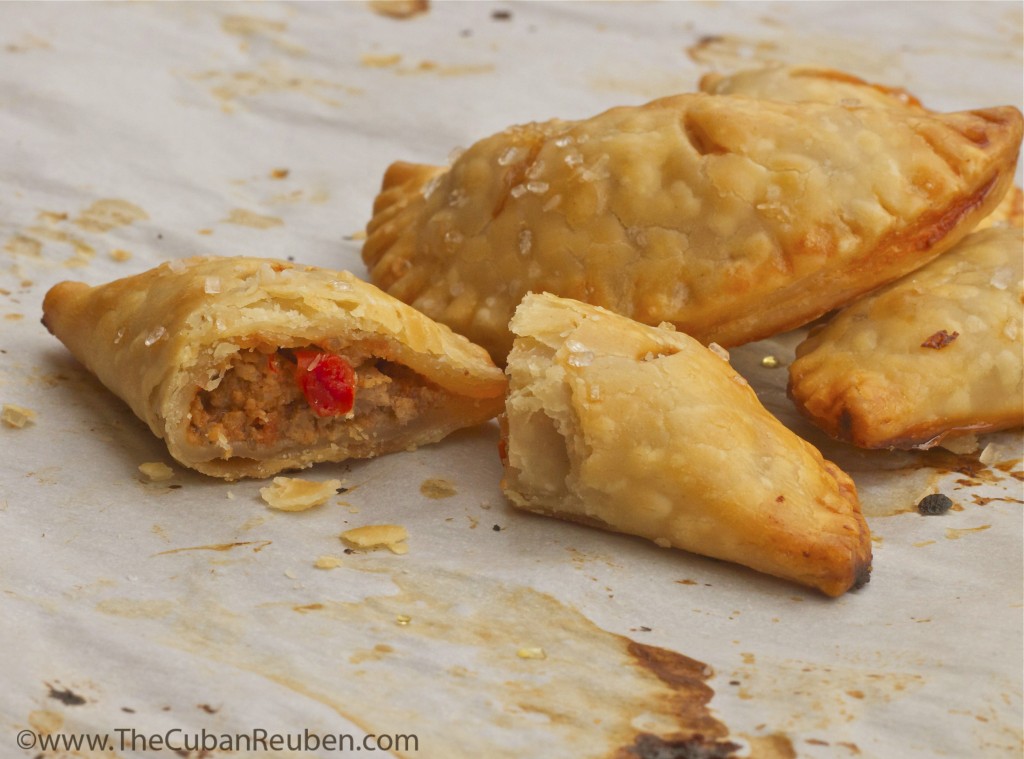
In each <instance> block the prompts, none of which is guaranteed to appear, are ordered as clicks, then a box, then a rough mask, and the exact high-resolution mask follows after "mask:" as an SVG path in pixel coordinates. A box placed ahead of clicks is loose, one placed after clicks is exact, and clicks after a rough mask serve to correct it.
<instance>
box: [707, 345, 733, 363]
mask: <svg viewBox="0 0 1024 759" xmlns="http://www.w3.org/2000/svg"><path fill="white" fill-rule="evenodd" d="M708 350H709V351H711V352H712V353H714V354H715V355H716V356H718V357H719V358H720V359H722V360H723V361H728V360H729V351H727V350H726V349H725V348H723V347H722V346H721V345H719V344H718V343H711V344H710V345H708Z"/></svg>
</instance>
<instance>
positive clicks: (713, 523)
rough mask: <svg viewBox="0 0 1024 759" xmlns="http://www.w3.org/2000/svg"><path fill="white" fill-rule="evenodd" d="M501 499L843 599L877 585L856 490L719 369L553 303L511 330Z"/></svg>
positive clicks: (701, 355) (679, 344)
mask: <svg viewBox="0 0 1024 759" xmlns="http://www.w3.org/2000/svg"><path fill="white" fill-rule="evenodd" d="M512 330H513V331H514V332H515V334H516V339H515V343H514V346H513V349H512V352H511V354H510V355H509V357H508V367H507V369H506V372H507V374H508V375H509V378H510V389H509V397H508V401H507V405H506V414H505V416H504V417H502V420H501V421H502V430H503V457H502V458H503V462H504V466H505V477H504V479H503V481H502V487H503V489H504V491H505V493H506V495H507V496H508V498H509V499H510V500H511V501H512V503H513V504H515V505H516V506H518V507H520V508H523V509H527V510H530V511H536V512H539V513H541V514H548V515H551V516H557V517H562V518H564V519H569V520H573V521H578V522H583V523H585V524H589V525H593V526H596V527H601V528H603V529H607V530H612V531H615V532H624V533H628V534H631V535H639V536H642V537H646V538H650V539H651V540H653V541H655V542H656V543H658V544H659V545H662V546H673V547H676V548H682V549H685V550H687V551H692V552H694V553H699V554H703V555H705V556H712V557H715V558H719V559H725V560H727V561H733V562H736V563H738V564H743V565H745V566H748V567H753V568H754V569H757V570H760V571H762V572H767V573H768V574H772V575H776V576H778V577H784V578H787V579H790V580H794V581H796V582H799V583H802V584H804V585H809V586H811V587H815V588H819V589H820V590H822V591H823V592H825V593H827V594H828V595H831V596H837V595H840V594H842V593H843V592H845V591H846V590H848V589H850V588H851V587H853V586H855V585H860V584H863V583H864V582H866V581H867V579H868V572H869V570H870V565H871V538H870V533H869V531H868V527H867V524H866V523H865V521H864V518H863V516H862V515H861V512H860V506H859V504H858V501H857V494H856V489H855V488H854V484H853V482H852V481H851V480H850V478H849V477H848V476H847V475H846V474H844V473H843V472H842V471H840V470H839V468H838V467H836V466H835V465H834V464H832V463H831V462H828V461H825V460H824V459H823V458H822V457H821V454H820V453H818V451H817V450H815V449H814V447H813V446H811V445H810V444H809V443H807V442H805V441H804V440H801V439H800V438H799V437H797V436H796V435H795V434H794V433H792V432H791V431H789V430H788V429H787V428H786V427H784V426H783V425H782V424H781V423H780V422H779V421H778V420H777V419H776V418H775V417H773V416H772V415H771V414H770V413H769V412H768V411H767V410H766V409H765V408H764V407H763V406H762V405H761V403H760V402H759V401H758V399H757V396H756V395H755V394H754V391H753V390H752V389H751V388H750V386H749V385H748V384H747V383H746V382H745V381H744V380H743V378H742V377H740V375H738V374H737V373H736V372H735V371H734V370H733V369H732V367H731V366H730V365H729V362H728V360H727V359H726V358H724V357H723V356H722V355H716V353H714V352H712V351H711V350H709V349H708V348H705V347H704V346H703V345H701V344H700V343H698V342H697V341H696V340H694V339H692V338H691V337H688V336H687V335H685V334H683V333H681V332H675V331H672V330H671V329H669V328H664V327H663V328H657V327H649V326H646V325H643V324H639V323H637V322H635V321H631V320H629V319H626V318H625V317H622V316H618V315H616V314H613V313H611V312H609V311H606V310H604V309H601V308H595V307H594V306H589V305H585V304H583V303H579V302H576V301H572V300H568V299H564V298H557V297H555V296H552V295H548V294H544V295H528V296H527V297H526V298H525V299H524V300H523V302H522V305H520V306H519V308H518V310H517V311H516V313H515V317H514V318H513V320H512Z"/></svg>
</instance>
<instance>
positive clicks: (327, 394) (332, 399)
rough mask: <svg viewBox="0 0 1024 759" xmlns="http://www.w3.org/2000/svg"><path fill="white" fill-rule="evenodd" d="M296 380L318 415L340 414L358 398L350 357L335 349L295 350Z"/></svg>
mask: <svg viewBox="0 0 1024 759" xmlns="http://www.w3.org/2000/svg"><path fill="white" fill-rule="evenodd" d="M295 362H296V368H295V381H296V382H298V384H299V387H300V388H301V389H302V394H303V395H305V396H306V403H308V404H309V407H310V408H311V409H313V412H314V413H315V414H316V415H317V416H341V415H343V414H347V413H348V412H349V411H351V410H352V406H353V404H354V403H355V399H356V373H355V370H353V369H352V367H351V366H350V365H349V363H348V361H346V360H345V359H343V358H342V357H341V356H335V355H334V354H333V353H322V352H321V351H317V350H297V351H295Z"/></svg>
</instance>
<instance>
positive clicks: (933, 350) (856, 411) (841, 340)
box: [789, 227, 1024, 448]
mask: <svg viewBox="0 0 1024 759" xmlns="http://www.w3.org/2000/svg"><path fill="white" fill-rule="evenodd" d="M1022 270H1024V232H1022V231H1021V229H1020V228H1013V227H1007V228H992V229H986V230H984V231H981V232H975V233H973V234H971V235H969V236H968V237H966V238H965V239H964V240H963V241H962V242H960V244H959V245H957V246H956V247H955V248H953V250H951V251H949V252H948V253H946V254H945V255H943V256H941V257H940V258H938V259H937V260H935V261H933V262H932V263H930V264H928V265H927V266H925V267H924V268H922V269H919V270H918V271H916V272H914V273H913V274H910V275H908V276H907V277H905V278H904V279H902V280H900V281H899V282H895V283H893V284H891V285H889V286H887V287H885V288H883V289H882V290H879V291H878V292H877V293H872V294H871V295H869V296H867V297H866V298H863V299H861V300H859V301H857V302H856V303H854V304H853V305H851V306H849V307H848V308H846V309H844V310H843V311H841V312H839V314H838V315H836V316H835V317H834V318H833V319H832V320H831V321H830V322H829V323H828V324H827V325H825V326H824V327H822V328H821V329H819V330H818V331H816V332H814V333H812V334H811V336H810V337H808V338H807V339H806V340H805V341H804V342H803V343H801V344H800V345H799V346H798V347H797V351H796V355H797V358H796V360H795V361H794V362H793V363H792V364H791V365H790V368H789V372H790V380H789V394H790V397H791V398H792V399H793V401H794V402H795V403H796V405H797V407H798V408H799V409H800V410H801V411H802V412H803V413H804V414H805V415H806V416H807V417H808V418H809V419H810V420H811V421H813V422H814V423H815V424H816V425H818V426H819V427H821V428H822V429H823V430H824V431H825V432H827V433H828V434H829V435H832V436H833V437H835V438H839V439H841V440H846V441H848V442H851V443H853V444H854V445H858V446H860V447H862V448H929V447H931V446H934V445H937V444H939V443H940V442H943V441H945V440H947V439H948V438H955V437H957V436H958V435H965V434H970V433H977V432H986V431H990V430H997V429H1004V428H1009V427H1018V426H1020V425H1021V424H1024V358H1022V341H1024V329H1022V327H1021V303H1022V298H1024V283H1022Z"/></svg>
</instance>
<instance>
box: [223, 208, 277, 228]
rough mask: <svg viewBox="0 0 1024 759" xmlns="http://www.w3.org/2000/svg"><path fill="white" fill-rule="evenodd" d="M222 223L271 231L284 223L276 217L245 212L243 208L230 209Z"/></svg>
mask: <svg viewBox="0 0 1024 759" xmlns="http://www.w3.org/2000/svg"><path fill="white" fill-rule="evenodd" d="M224 222H225V223H226V224H237V225H238V226H240V227H252V228H253V229H272V228H273V227H280V226H283V225H284V222H283V221H282V220H281V219H279V218H277V217H276V216H264V215H263V214H259V213H256V212H254V211H246V210H245V209H244V208H232V209H231V211H230V212H229V213H228V217H227V218H226V219H224Z"/></svg>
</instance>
